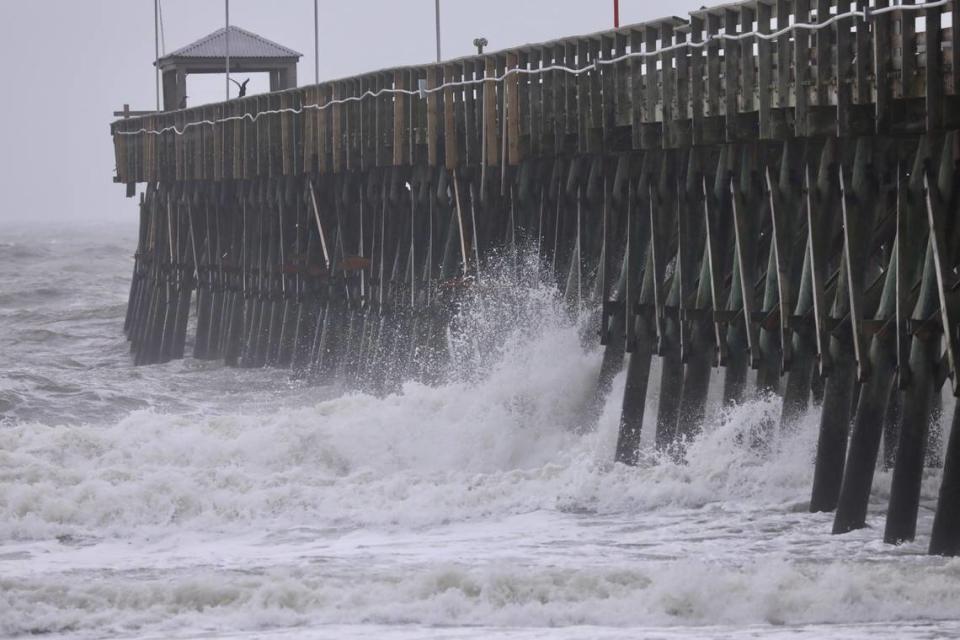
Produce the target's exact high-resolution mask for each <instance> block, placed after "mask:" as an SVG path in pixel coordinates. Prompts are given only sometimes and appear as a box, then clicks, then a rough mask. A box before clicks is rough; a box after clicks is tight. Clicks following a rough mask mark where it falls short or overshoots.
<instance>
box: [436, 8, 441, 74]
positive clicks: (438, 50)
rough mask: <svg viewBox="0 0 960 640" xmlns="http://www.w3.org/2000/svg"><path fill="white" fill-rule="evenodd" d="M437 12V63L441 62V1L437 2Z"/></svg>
mask: <svg viewBox="0 0 960 640" xmlns="http://www.w3.org/2000/svg"><path fill="white" fill-rule="evenodd" d="M435 5H436V11H435V14H436V16H437V62H440V0H436V2H435Z"/></svg>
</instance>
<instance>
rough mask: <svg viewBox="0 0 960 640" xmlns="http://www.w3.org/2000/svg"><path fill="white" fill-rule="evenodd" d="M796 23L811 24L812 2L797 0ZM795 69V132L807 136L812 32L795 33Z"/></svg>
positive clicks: (795, 7)
mask: <svg viewBox="0 0 960 640" xmlns="http://www.w3.org/2000/svg"><path fill="white" fill-rule="evenodd" d="M794 21H795V22H801V23H803V22H810V0H795V5H794ZM793 69H794V95H795V97H794V132H795V134H796V135H798V136H805V135H807V132H808V131H809V119H810V118H809V115H810V92H809V88H810V83H811V79H810V32H809V31H807V30H806V29H795V30H794V32H793Z"/></svg>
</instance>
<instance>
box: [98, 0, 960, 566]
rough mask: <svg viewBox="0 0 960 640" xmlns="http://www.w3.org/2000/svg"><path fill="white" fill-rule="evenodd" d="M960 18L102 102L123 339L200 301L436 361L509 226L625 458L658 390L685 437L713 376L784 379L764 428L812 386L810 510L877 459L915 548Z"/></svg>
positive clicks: (276, 328)
mask: <svg viewBox="0 0 960 640" xmlns="http://www.w3.org/2000/svg"><path fill="white" fill-rule="evenodd" d="M956 25H960V1H958V0H940V1H936V2H933V1H931V2H927V3H926V4H924V3H921V2H914V0H904V1H903V3H902V5H897V6H893V5H892V3H891V2H889V0H872V1H871V2H866V1H865V0H750V1H748V2H737V3H731V4H726V5H723V6H720V7H715V8H709V9H703V10H701V11H697V12H695V13H692V14H690V15H689V16H688V17H687V18H676V17H671V18H667V19H663V20H657V21H654V22H649V23H645V24H637V25H631V26H627V27H623V28H621V29H618V30H615V31H606V32H601V33H596V34H591V35H585V36H577V37H571V38H565V39H562V40H557V41H554V42H548V43H543V44H535V45H527V46H523V47H517V48H515V49H510V50H506V51H500V52H494V53H489V54H483V55H478V56H472V57H468V58H461V59H457V60H451V61H447V62H443V63H439V64H428V65H422V66H416V67H403V68H396V69H386V70H381V71H377V72H374V73H369V74H365V75H361V76H357V77H352V78H344V79H341V80H336V81H332V82H327V83H324V84H321V85H318V86H308V87H301V88H299V89H291V90H286V91H282V92H276V93H270V94H266V95H260V96H252V97H248V98H243V99H238V100H232V101H229V102H225V103H221V104H213V105H206V106H201V107H196V108H191V109H185V110H180V111H171V112H165V113H159V114H154V115H148V116H142V117H137V118H129V119H124V120H120V121H117V122H115V123H114V124H113V125H112V134H113V139H114V143H115V148H116V160H117V176H116V181H117V182H121V183H125V184H127V185H128V193H129V194H133V193H134V192H135V190H134V189H133V187H134V185H135V184H136V183H146V190H145V192H144V195H143V196H142V197H141V202H140V216H141V232H140V241H139V246H138V249H137V253H136V263H135V268H134V274H133V284H132V287H131V292H130V304H129V308H128V314H127V323H126V331H127V334H128V336H129V338H130V341H131V345H132V351H133V353H134V357H135V359H136V362H138V363H142V364H150V363H159V362H165V361H168V360H170V359H174V358H180V357H182V356H183V355H184V351H185V346H186V344H187V330H188V327H189V326H192V324H193V323H191V321H190V317H191V307H194V306H195V309H196V320H195V327H196V335H195V337H194V339H193V341H192V345H193V356H194V357H196V358H208V359H223V360H225V361H226V362H227V363H228V364H230V365H236V366H242V367H259V366H264V365H270V366H278V367H290V368H292V369H293V370H294V371H296V372H298V374H302V375H314V376H318V377H320V378H321V379H325V380H330V379H333V378H336V379H338V380H342V381H348V382H354V383H358V384H361V383H362V384H363V385H366V386H370V387H372V388H374V389H380V390H382V389H386V388H389V387H390V385H391V384H392V383H394V382H395V381H397V380H401V379H403V378H407V377H419V378H423V379H427V380H429V379H431V376H432V375H435V373H436V371H437V370H438V369H439V367H440V365H441V363H442V362H443V361H444V359H445V358H446V357H447V356H446V348H447V347H446V332H447V327H448V323H449V321H450V317H451V305H452V304H453V302H455V300H456V297H457V296H458V295H459V292H460V291H462V290H463V289H464V288H465V287H468V286H469V284H470V282H471V280H472V279H474V278H476V277H477V276H478V275H479V274H481V273H482V271H483V269H484V267H485V264H486V263H487V261H488V260H489V259H490V256H491V255H492V254H493V253H494V252H496V251H497V250H499V249H502V248H504V247H513V248H515V247H517V246H518V245H519V244H521V243H530V244H531V245H532V246H535V247H537V250H538V251H539V257H540V259H541V260H542V262H543V264H544V265H545V266H546V267H547V268H548V269H550V270H552V272H553V275H554V276H555V277H556V281H557V282H558V283H560V285H561V288H562V289H563V291H564V295H565V296H566V297H567V298H568V299H571V300H574V301H576V302H577V303H578V304H582V305H586V306H588V307H592V308H595V309H597V310H598V318H599V319H600V322H599V339H600V342H601V343H602V344H603V345H604V347H605V351H604V363H603V367H602V371H601V379H600V380H599V382H598V385H599V386H598V388H599V389H600V390H604V389H608V388H609V385H610V382H611V379H612V378H613V376H614V375H616V373H618V372H619V371H620V370H621V369H622V368H623V367H624V366H625V367H626V370H627V375H626V390H625V394H624V398H623V411H622V420H621V428H620V438H619V442H618V446H617V452H616V457H617V460H618V461H619V462H622V463H626V464H635V463H636V461H637V460H636V459H637V451H638V446H639V439H640V429H641V425H642V423H643V414H644V405H645V398H646V395H647V389H648V386H649V385H650V384H656V385H658V386H659V388H660V401H659V403H658V414H657V416H656V442H657V446H658V447H659V448H661V449H662V450H664V451H667V452H670V453H671V454H672V455H674V456H676V457H677V458H678V459H680V460H682V459H683V456H684V444H685V443H686V442H687V441H688V440H689V438H691V437H695V436H696V434H697V432H698V430H699V428H700V425H701V423H702V422H703V419H704V407H705V404H706V398H707V391H708V387H709V384H710V379H711V376H713V375H719V374H720V373H721V372H722V375H723V378H722V380H723V382H722V385H723V396H724V401H725V402H729V403H734V402H741V401H744V400H746V399H749V398H750V397H751V396H753V395H755V394H758V393H776V394H779V395H780V396H782V398H783V415H782V419H781V425H780V426H779V427H778V425H776V424H771V425H769V429H777V428H785V427H788V426H789V425H790V424H791V423H793V422H794V421H796V419H797V417H798V416H799V415H800V414H802V413H803V412H804V411H805V409H806V408H807V406H808V405H809V404H810V402H811V401H812V400H816V401H817V402H820V403H822V406H823V410H822V414H821V422H820V434H819V443H818V449H817V457H816V463H815V464H816V470H815V477H814V483H813V489H812V496H811V504H810V507H811V510H813V511H835V512H836V516H835V523H834V531H835V532H836V533H843V532H847V531H850V530H853V529H856V528H860V527H863V526H865V522H866V514H867V506H868V502H869V496H870V488H871V484H872V480H873V475H874V470H875V468H876V467H877V465H878V459H879V460H880V463H881V464H883V465H885V466H886V467H889V468H891V469H892V470H893V480H892V487H891V495H890V502H889V509H888V517H887V521H886V531H885V533H884V538H885V540H886V541H887V542H891V543H899V542H903V541H908V540H912V539H913V538H914V537H915V534H916V523H917V513H918V509H919V501H920V485H921V479H922V475H923V471H924V466H925V464H927V461H928V460H934V459H936V458H937V456H934V455H929V453H930V452H929V451H928V449H929V448H930V447H932V446H935V443H934V442H933V441H932V440H931V438H930V433H929V431H930V430H929V424H930V420H931V413H932V411H933V409H934V407H935V405H936V403H937V401H938V398H939V396H940V393H941V389H942V387H943V385H944V384H949V385H950V388H951V390H952V391H953V392H954V393H955V394H956V393H958V383H960V378H958V376H957V370H956V368H957V357H958V354H957V348H958V347H957V341H958V340H960V333H958V313H960V293H958V288H960V276H958V274H960V270H958V267H960V175H958V171H960V169H958V167H960V136H958V129H960V40H958V38H960V29H957V28H955V26H956ZM654 358H659V359H660V365H661V366H660V367H659V371H660V372H661V373H660V380H659V381H651V380H650V377H651V363H652V361H653V359H654ZM718 367H720V368H722V370H721V369H719V368H718ZM750 369H755V370H756V374H755V377H754V376H750V377H748V375H747V374H748V371H749V370H750ZM748 380H749V381H750V384H748ZM754 380H755V382H754ZM953 424H954V428H953V429H952V432H951V437H950V440H949V442H947V443H945V445H943V446H945V447H946V452H945V453H946V460H945V463H944V469H943V486H942V488H941V495H940V500H939V504H938V507H937V513H936V518H935V522H934V528H933V532H932V537H931V543H930V551H931V553H938V554H950V555H954V554H958V553H960V412H956V413H955V414H954V416H953ZM881 445H883V446H882V458H881V457H880V456H881Z"/></svg>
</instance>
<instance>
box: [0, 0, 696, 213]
mask: <svg viewBox="0 0 960 640" xmlns="http://www.w3.org/2000/svg"><path fill="white" fill-rule="evenodd" d="M703 3H704V0H672V1H671V0H621V22H622V24H628V23H633V22H643V21H645V20H650V19H653V18H657V17H661V16H665V15H681V16H683V15H686V13H687V12H688V11H690V10H692V9H694V8H696V7H699V6H701V5H702V4H703ZM162 6H163V16H164V26H165V40H166V49H167V51H172V50H173V49H176V48H179V47H181V46H183V45H185V44H189V43H190V42H193V41H194V40H196V39H198V38H200V37H202V36H204V35H206V34H207V33H210V32H211V31H214V30H216V29H218V28H220V27H221V26H223V18H224V15H223V7H224V3H223V0H162ZM433 6H434V3H433V0H320V15H321V18H320V56H321V59H320V78H321V81H322V80H324V79H330V78H336V77H343V76H348V75H353V74H356V73H360V72H363V71H368V70H373V69H381V68H385V67H392V66H400V65H404V64H416V63H422V62H429V61H431V60H432V59H434V57H435V43H434V31H433V28H434V26H433V24H434V23H433ZM611 7H612V0H441V20H442V31H443V40H442V46H443V56H444V58H449V57H456V56H461V55H466V54H469V53H471V52H472V51H473V50H474V49H473V45H472V42H473V39H474V38H475V37H477V36H481V35H482V36H484V37H486V38H487V40H489V41H490V50H494V49H502V48H506V47H510V46H515V45H519V44H523V43H525V42H541V41H544V40H551V39H553V38H557V37H560V36H566V35H575V34H579V33H590V32H593V31H599V30H601V29H606V28H609V27H610V26H612V9H611ZM230 17H231V23H233V24H235V25H237V26H240V27H243V28H245V29H248V30H250V31H254V32H256V33H259V34H261V35H262V36H264V37H266V38H269V39H271V40H274V41H276V42H278V43H280V44H283V45H285V46H288V47H291V48H293V49H296V50H298V51H300V52H301V53H303V54H304V58H303V59H301V61H300V66H299V69H298V74H299V81H300V84H301V85H303V84H308V83H312V81H313V72H314V60H313V1H312V0H274V1H272V2H271V1H269V0H231V2H230ZM153 56H154V42H153V0H0V60H3V61H4V62H5V63H6V65H7V67H6V68H5V69H3V75H4V86H5V90H4V92H3V99H2V100H0V225H3V224H4V223H7V222H12V221H24V220H41V221H55V220H60V219H70V220H77V221H79V220H91V221H98V222H102V221H105V220H115V221H118V222H119V221H124V220H126V221H130V222H132V221H133V220H135V218H136V206H135V204H134V202H133V201H130V200H127V199H126V198H124V189H123V187H122V186H121V185H116V184H113V181H112V180H113V169H114V158H113V146H112V143H111V139H110V135H109V127H108V125H109V123H110V121H111V120H112V119H113V118H112V112H113V111H114V110H119V109H121V108H122V105H123V103H125V102H126V103H129V104H130V106H131V108H132V109H151V108H153V106H154V104H155V98H154V76H153V66H152V62H153ZM265 87H266V78H265V77H258V76H254V77H253V79H252V81H251V93H255V92H258V91H262V90H265ZM187 93H188V94H189V96H190V102H191V104H199V103H201V102H212V101H218V100H221V99H222V97H223V78H222V76H206V77H205V76H199V77H192V78H191V79H190V80H188V85H187Z"/></svg>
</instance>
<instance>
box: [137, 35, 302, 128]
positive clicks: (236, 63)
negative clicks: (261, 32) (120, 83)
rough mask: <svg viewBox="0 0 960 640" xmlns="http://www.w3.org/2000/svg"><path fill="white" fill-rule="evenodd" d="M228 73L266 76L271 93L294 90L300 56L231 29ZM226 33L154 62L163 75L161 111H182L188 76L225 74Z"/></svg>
mask: <svg viewBox="0 0 960 640" xmlns="http://www.w3.org/2000/svg"><path fill="white" fill-rule="evenodd" d="M229 29H230V73H231V75H232V74H234V73H238V74H242V73H269V74H270V91H279V90H281V89H289V88H292V87H296V86H297V62H298V61H299V60H300V58H301V57H302V56H303V54H301V53H298V52H296V51H294V50H293V49H288V48H286V47H284V46H282V45H279V44H277V43H276V42H272V41H270V40H267V39H266V38H264V37H262V36H258V35H257V34H255V33H252V32H250V31H247V30H246V29H241V28H240V27H235V26H232V25H231V26H230V27H229ZM226 33H227V30H226V29H218V30H217V31H214V32H213V33H211V34H210V35H208V36H204V37H203V38H200V39H199V40H197V41H196V42H194V43H193V44H188V45H187V46H185V47H183V48H180V49H177V50H176V51H174V52H172V53H170V54H168V55H166V56H164V57H162V58H160V60H158V61H157V63H155V64H158V65H159V67H160V72H161V73H162V74H163V109H164V111H172V110H174V109H180V108H183V107H184V106H185V104H186V96H187V75H188V74H191V73H225V72H226V67H227V37H226Z"/></svg>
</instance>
